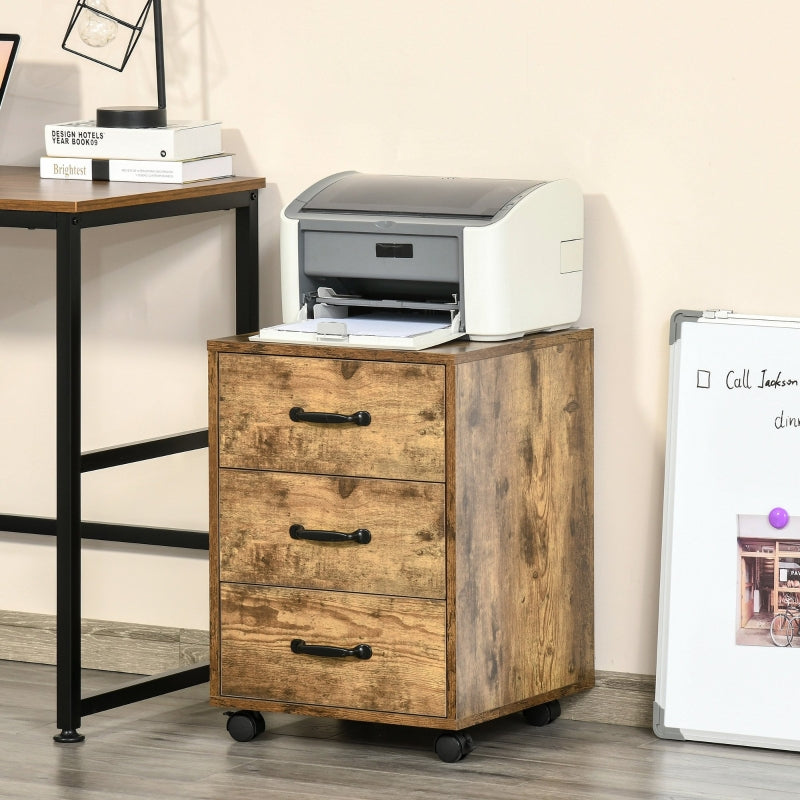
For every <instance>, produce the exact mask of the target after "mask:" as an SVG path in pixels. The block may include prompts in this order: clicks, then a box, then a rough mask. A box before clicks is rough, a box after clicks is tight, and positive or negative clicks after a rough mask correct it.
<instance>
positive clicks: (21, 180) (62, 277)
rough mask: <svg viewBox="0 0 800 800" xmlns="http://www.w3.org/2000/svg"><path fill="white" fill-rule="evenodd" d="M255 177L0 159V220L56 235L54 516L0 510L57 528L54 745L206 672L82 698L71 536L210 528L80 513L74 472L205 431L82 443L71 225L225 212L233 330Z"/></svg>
mask: <svg viewBox="0 0 800 800" xmlns="http://www.w3.org/2000/svg"><path fill="white" fill-rule="evenodd" d="M265 185H266V182H265V180H264V179H263V178H243V177H234V178H221V179H217V180H210V181H202V182H199V183H191V184H180V185H167V184H140V183H135V184H134V183H122V182H109V183H99V182H90V181H66V180H65V181H60V180H42V179H40V178H39V174H38V170H37V169H36V168H30V167H0V227H1V228H29V229H36V228H42V229H47V230H53V231H55V233H56V483H57V492H56V494H57V497H56V517H55V519H48V518H43V517H29V516H20V515H13V514H0V529H2V530H6V531H10V532H13V533H23V534H25V533H33V534H45V535H54V536H55V537H56V561H57V567H56V569H57V589H56V592H57V600H56V604H57V630H56V639H57V642H56V664H57V667H56V669H57V679H56V680H57V686H56V727H58V728H59V729H60V732H59V733H58V734H57V735H56V736H54V739H55V740H56V741H57V742H63V743H68V742H79V741H82V740H83V738H84V736H83V734H81V733H79V731H78V728H79V727H80V725H81V717H82V716H86V715H89V714H93V713H97V712H99V711H105V710H108V709H110V708H116V707H118V706H121V705H125V704H127V703H132V702H136V701H138V700H144V699H146V698H148V697H155V696H157V695H160V694H165V693H167V692H171V691H175V690H177V689H183V688H186V687H188V686H193V685H196V684H198V683H203V682H205V681H207V680H208V676H209V668H208V664H202V665H198V666H194V667H191V668H188V669H183V670H174V671H172V672H169V673H165V674H163V675H158V676H155V677H150V678H146V679H143V680H139V681H135V682H134V683H132V684H129V685H127V686H123V687H121V688H119V689H115V690H112V691H110V692H104V693H103V694H101V695H95V696H91V697H84V698H82V697H81V693H80V692H81V686H80V672H81V653H80V624H81V569H80V567H81V539H82V538H84V539H100V540H103V541H114V542H126V543H137V544H153V545H154V544H157V545H160V546H167V547H183V548H190V549H198V550H204V549H207V547H208V534H207V532H204V531H181V530H174V529H169V528H151V527H142V526H136V525H116V524H108V523H100V522H88V521H84V520H81V518H80V506H81V503H80V501H81V486H80V478H81V474H82V473H83V472H89V471H93V470H97V469H105V468H108V467H113V466H119V465H122V464H130V463H133V462H136V461H143V460H149V459H152V458H160V457H162V456H165V455H171V454H174V453H183V452H187V451H189V450H197V449H200V448H203V447H206V446H207V445H208V432H207V431H206V430H201V431H190V432H188V433H181V434H176V435H173V436H167V437H162V438H160V439H153V440H148V441H145V442H136V443H133V444H125V445H121V446H117V447H112V448H106V449H103V450H95V451H91V452H87V453H81V451H80V439H81V436H80V433H81V431H80V420H81V350H80V332H81V233H82V231H83V230H84V229H87V228H94V227H101V226H106V225H119V224H124V223H126V222H139V221H142V220H148V219H161V218H165V217H176V216H183V215H186V214H199V213H206V212H209V211H229V210H233V211H234V212H235V225H236V244H235V248H236V253H235V271H236V288H235V294H236V298H235V299H236V333H238V334H243V333H247V332H249V331H255V330H257V329H258V325H259V319H258V190H259V189H262V188H264V186H265Z"/></svg>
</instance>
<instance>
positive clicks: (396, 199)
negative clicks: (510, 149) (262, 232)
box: [297, 172, 544, 219]
mask: <svg viewBox="0 0 800 800" xmlns="http://www.w3.org/2000/svg"><path fill="white" fill-rule="evenodd" d="M543 182H544V181H530V180H507V179H497V180H495V179H489V178H435V177H416V176H411V175H367V174H364V173H360V172H349V173H342V174H340V175H334V176H332V177H331V178H328V179H326V180H325V181H321V182H320V183H319V184H316V185H315V186H312V187H311V189H309V190H308V191H307V192H305V193H304V195H301V196H300V197H298V198H297V200H298V201H300V202H299V208H297V211H299V212H301V213H302V212H308V213H322V214H381V215H386V216H407V215H409V216H411V215H413V216H417V217H418V216H431V217H457V218H471V219H492V218H493V217H495V216H497V214H498V213H499V212H500V211H502V210H503V209H504V208H506V206H508V205H509V204H510V203H512V201H514V200H515V198H517V197H519V196H520V195H522V194H525V193H527V192H529V191H530V190H532V189H534V188H536V187H537V186H541V185H542V183H543ZM320 186H321V187H322V188H319V187H320ZM315 190H316V191H315Z"/></svg>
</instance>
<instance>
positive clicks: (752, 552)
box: [736, 507, 800, 647]
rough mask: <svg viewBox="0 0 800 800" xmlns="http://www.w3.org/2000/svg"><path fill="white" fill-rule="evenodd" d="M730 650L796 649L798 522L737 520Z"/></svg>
mask: <svg viewBox="0 0 800 800" xmlns="http://www.w3.org/2000/svg"><path fill="white" fill-rule="evenodd" d="M737 519H738V534H737V544H738V553H739V557H738V570H739V580H738V592H737V626H736V644H739V645H750V646H753V645H754V646H757V647H800V519H799V520H797V521H796V522H795V521H793V520H792V519H791V517H790V516H789V513H788V512H787V511H786V510H785V509H784V508H782V507H775V508H773V509H772V510H771V511H769V512H768V513H767V514H739V515H738V518H737Z"/></svg>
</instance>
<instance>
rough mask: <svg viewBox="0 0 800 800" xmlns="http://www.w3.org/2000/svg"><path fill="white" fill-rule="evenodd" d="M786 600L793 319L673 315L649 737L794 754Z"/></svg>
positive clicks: (795, 530)
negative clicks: (654, 659)
mask: <svg viewBox="0 0 800 800" xmlns="http://www.w3.org/2000/svg"><path fill="white" fill-rule="evenodd" d="M795 553H796V555H795ZM795 584H796V585H795ZM795 601H797V602H800V320H796V319H788V318H779V317H754V316H743V315H737V314H732V313H729V312H724V311H722V312H721V311H706V312H699V311H677V312H675V314H673V316H672V321H671V326H670V376H669V407H668V423H667V446H666V470H665V487H664V517H663V532H662V558H661V587H660V604H659V623H658V654H657V656H658V657H657V672H656V694H655V703H654V708H653V730H654V731H655V733H656V734H657V735H659V736H661V737H662V738H671V739H691V740H700V741H711V742H722V743H728V744H739V745H750V746H756V747H771V748H778V749H786V750H800V723H799V722H798V720H800V709H799V708H798V706H797V704H796V702H795V700H794V695H795V692H794V688H795V686H796V684H797V679H798V677H800V631H797V633H798V636H797V637H794V638H791V640H790V637H788V636H786V635H785V634H786V633H787V632H795V630H796V629H795V624H794V623H791V622H788V621H787V618H786V617H782V616H781V613H782V612H785V611H786V608H787V606H789V607H791V606H792V604H793V603H794V602H795ZM776 616H777V617H778V619H777V620H776V625H775V626H774V627H773V632H772V633H771V630H770V627H771V625H772V620H773V619H774V618H775V617H776ZM773 634H774V635H775V638H773ZM782 637H783V638H782ZM776 642H777V643H776Z"/></svg>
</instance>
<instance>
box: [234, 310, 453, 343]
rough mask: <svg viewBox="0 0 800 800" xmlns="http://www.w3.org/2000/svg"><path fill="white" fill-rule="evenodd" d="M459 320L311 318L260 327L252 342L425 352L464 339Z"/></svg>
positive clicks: (375, 316) (369, 316)
mask: <svg viewBox="0 0 800 800" xmlns="http://www.w3.org/2000/svg"><path fill="white" fill-rule="evenodd" d="M463 335H464V332H463V331H461V330H459V317H458V315H456V317H455V319H454V320H453V322H452V323H450V324H447V323H445V324H443V323H441V322H430V321H420V320H409V319H400V318H392V317H385V316H382V315H373V314H366V315H364V316H360V317H347V318H344V319H312V320H302V321H300V322H296V323H287V324H283V325H274V326H272V327H271V328H261V330H260V331H259V332H258V333H257V334H256V335H254V336H251V337H250V340H251V341H253V342H290V343H293V344H325V345H342V346H345V347H385V348H388V349H393V350H425V349H426V348H428V347H435V346H436V345H437V344H444V343H445V342H450V341H452V340H453V339H458V338H459V337H461V336H463Z"/></svg>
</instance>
